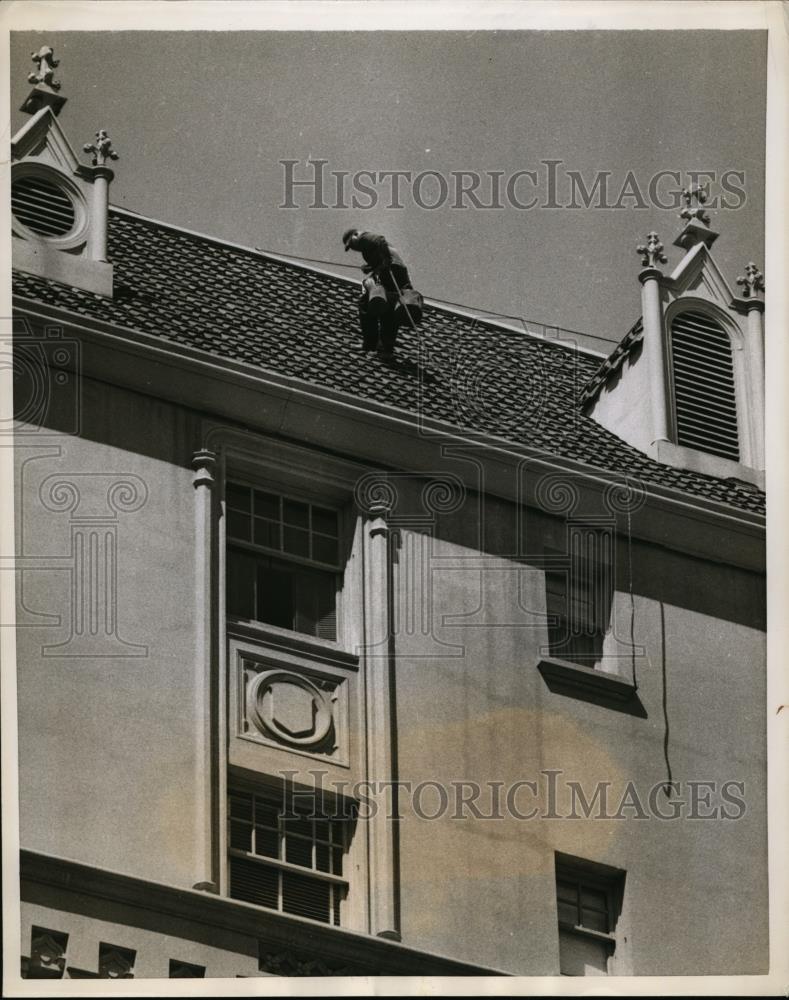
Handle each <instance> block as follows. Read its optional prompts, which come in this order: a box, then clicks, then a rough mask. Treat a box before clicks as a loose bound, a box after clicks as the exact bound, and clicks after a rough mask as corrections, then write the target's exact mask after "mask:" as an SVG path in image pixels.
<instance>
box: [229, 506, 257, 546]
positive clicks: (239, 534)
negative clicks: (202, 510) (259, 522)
mask: <svg viewBox="0 0 789 1000" xmlns="http://www.w3.org/2000/svg"><path fill="white" fill-rule="evenodd" d="M251 524H252V519H251V518H250V516H249V514H241V513H239V512H238V511H235V510H228V512H227V533H228V535H229V536H230V537H231V538H237V539H238V540H239V541H241V542H248V541H250V540H251V530H252V529H251Z"/></svg>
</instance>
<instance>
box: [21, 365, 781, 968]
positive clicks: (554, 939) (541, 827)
mask: <svg viewBox="0 0 789 1000" xmlns="http://www.w3.org/2000/svg"><path fill="white" fill-rule="evenodd" d="M34 437H35V440H34V441H33V443H32V444H31V445H30V446H27V447H24V446H23V447H20V448H19V449H18V456H19V471H18V474H17V486H18V489H21V494H18V496H17V510H18V511H19V512H20V518H21V520H20V528H21V534H20V542H19V546H20V549H19V550H20V553H21V556H22V559H23V560H28V562H25V563H24V564H25V565H29V567H30V568H28V569H26V570H24V571H23V572H22V574H21V576H20V587H21V589H20V598H21V601H22V605H23V606H22V608H21V610H20V626H21V627H20V629H19V631H18V650H19V714H20V767H21V775H20V783H21V788H22V803H21V825H22V844H23V846H24V847H26V848H29V849H32V850H36V851H41V852H45V853H49V854H54V855H61V856H64V857H68V858H72V859H75V860H77V861H83V862H86V863H89V864H92V865H96V866H99V867H107V868H114V869H120V870H122V871H125V872H128V873H130V874H133V875H136V876H138V877H141V878H150V879H156V880H159V881H162V882H167V883H170V884H173V885H180V886H184V887H189V886H191V885H192V884H193V883H194V881H195V877H194V872H195V870H196V869H195V864H194V856H195V853H196V851H197V845H196V842H195V836H196V834H195V827H196V822H197V820H196V817H197V811H196V798H197V785H196V782H195V774H196V771H197V770H198V768H199V763H200V762H199V760H198V756H199V750H198V744H197V742H196V736H195V730H196V727H195V721H196V720H195V718H194V710H193V707H192V706H193V688H194V683H195V677H194V668H193V666H192V663H193V657H194V624H195V623H194V614H195V612H194V600H195V598H194V577H193V563H192V559H193V551H194V509H193V503H194V501H193V487H192V483H191V479H192V474H191V470H190V469H189V468H187V467H186V463H187V462H188V459H189V457H190V456H191V454H192V452H193V451H194V450H195V449H196V448H197V447H199V445H200V441H199V439H198V435H197V417H196V415H193V414H191V413H190V412H188V411H182V410H179V409H178V408H176V407H174V406H170V405H167V404H164V403H162V402H159V401H157V400H154V399H149V398H145V397H142V396H139V395H135V394H132V393H129V392H125V391H121V390H118V389H115V388H111V387H109V386H106V385H104V384H101V383H97V382H93V381H91V380H89V379H86V380H85V382H84V390H83V409H82V429H81V436H80V437H78V438H77V437H73V436H67V435H62V434H58V424H57V419H54V420H53V426H51V427H49V428H46V429H45V431H44V432H43V433H42V435H40V436H34V435H31V440H32V439H33V438H34ZM59 472H64V473H68V475H70V476H71V477H72V478H74V474H75V473H87V474H89V475H90V476H92V477H93V479H92V480H90V483H92V484H93V485H92V486H90V488H91V489H93V488H94V487H96V484H98V486H99V487H101V488H102V489H104V490H105V493H106V479H102V478H101V477H107V476H112V477H115V476H117V477H118V478H119V479H123V478H124V477H129V476H135V477H138V478H139V481H141V482H142V483H143V484H144V486H145V490H146V496H145V501H144V503H143V504H142V505H140V506H139V508H138V509H136V510H134V511H129V512H125V513H119V514H118V515H117V518H116V524H117V529H116V533H117V543H118V548H117V551H118V602H117V609H118V614H117V621H118V629H117V632H118V635H119V636H120V637H121V639H122V640H123V641H124V642H126V643H134V644H137V646H138V647H139V646H143V645H144V646H145V647H147V652H146V653H145V655H134V656H125V655H124V656H118V655H114V656H105V657H97V658H89V657H85V656H76V657H63V656H60V655H54V656H53V655H44V654H43V653H42V646H45V645H51V644H54V643H58V642H62V641H64V640H65V639H66V638H67V637H68V635H69V624H68V620H69V619H68V616H69V614H70V602H71V590H70V587H71V583H70V581H71V579H72V578H71V576H70V570H69V568H68V565H70V564H69V563H68V558H67V557H68V554H69V551H70V544H71V542H70V530H71V529H70V527H69V525H70V524H71V523H72V522H73V521H74V518H75V516H76V514H75V512H74V511H71V512H69V511H67V510H64V511H60V512H58V511H53V510H51V509H47V508H46V507H45V506H44V505H43V503H42V501H41V500H40V498H39V493H40V490H41V489H42V484H44V482H45V480H47V477H49V476H51V475H52V474H54V473H59ZM97 477H98V478H97ZM66 478H68V476H67V477H66ZM80 482H81V483H82V484H83V486H84V487H85V489H88V485H87V484H88V483H89V480H88V478H85V479H84V480H80ZM402 495H403V497H404V498H405V499H404V504H405V508H407V507H408V503H409V502H410V501H412V500H413V501H414V504H415V500H414V498H415V497H416V495H417V486H416V485H414V486H413V487H403V490H402ZM409 498H410V500H409ZM99 499H100V497H99ZM95 502H98V500H96V501H95ZM405 512H406V513H407V509H406V511H405ZM517 516H518V512H517V510H516V508H515V506H514V505H512V504H505V503H503V502H498V501H493V500H490V501H488V503H487V504H486V507H485V510H484V512H483V511H481V510H480V508H479V507H478V500H475V499H474V498H473V497H469V498H468V499H467V501H466V506H464V507H462V508H461V509H460V510H458V511H457V512H455V513H454V514H452V515H447V516H443V517H442V516H437V517H436V518H435V529H434V533H435V538H434V540H433V542H432V543H431V544H432V551H431V561H430V569H431V574H430V579H431V580H432V584H431V586H430V588H429V593H430V600H431V602H432V603H431V604H430V605H429V615H428V616H427V619H426V620H427V625H426V626H425V627H424V628H423V626H422V624H421V619H418V623H417V624H414V621H415V619H413V618H410V617H409V615H407V614H406V613H405V612H406V604H407V603H408V607H409V608H410V609H411V610H413V608H414V607H418V608H422V607H423V606H425V604H424V602H425V600H426V595H427V593H428V591H427V590H426V589H424V588H423V589H422V591H421V592H420V589H419V585H417V584H415V583H414V576H413V574H409V572H408V570H409V560H414V559H417V558H422V556H420V555H419V553H422V555H424V553H425V551H426V549H425V547H424V533H423V532H422V533H419V532H414V531H413V530H409V529H406V528H404V529H403V530H402V532H401V547H400V552H399V555H398V563H397V567H396V573H395V581H396V586H397V594H398V597H397V603H398V609H399V615H400V617H399V622H400V624H399V629H398V634H397V638H396V643H397V654H398V659H397V671H396V712H397V724H398V740H397V743H398V762H399V778H400V779H401V780H403V781H410V782H412V783H413V784H414V785H416V784H418V783H420V782H438V783H440V784H441V785H442V786H447V785H449V786H450V789H449V791H450V794H451V792H452V788H451V783H453V782H455V783H456V782H460V781H475V782H478V783H479V784H480V785H482V786H486V785H487V783H489V782H493V781H496V782H501V783H502V784H503V787H504V788H505V789H506V788H508V787H510V786H511V785H512V784H513V783H514V782H516V781H519V780H536V781H537V782H538V784H539V786H540V788H542V787H543V783H544V778H543V777H542V776H541V772H543V771H545V770H548V769H556V770H559V771H561V772H563V775H562V777H561V778H560V779H559V780H560V784H561V783H562V781H564V780H574V781H579V782H581V783H582V786H583V787H584V790H585V791H588V792H590V793H591V792H592V791H593V788H594V784H595V782H598V781H601V780H602V781H609V782H611V791H610V796H611V801H612V802H613V806H612V809H613V810H614V811H615V810H616V807H617V805H618V802H619V799H620V798H621V794H622V793H623V791H624V786H625V784H626V783H627V781H629V780H631V779H632V780H633V781H635V782H636V784H637V789H638V792H639V795H640V797H641V799H642V800H643V801H644V802H647V800H648V797H649V792H650V789H651V788H652V787H653V786H654V785H656V784H658V783H661V782H664V781H666V780H667V779H668V777H669V768H670V776H671V777H672V778H673V780H675V781H677V782H682V788H681V796H682V797H683V798H685V799H687V788H686V783H687V782H688V781H717V782H722V781H727V780H731V781H742V782H744V783H745V792H744V795H743V797H744V798H745V800H746V804H747V811H746V813H745V815H744V816H743V817H742V818H741V819H738V820H737V821H733V820H725V819H719V820H709V819H707V820H700V819H687V818H683V819H678V820H672V821H661V820H659V819H655V818H650V819H647V820H634V819H618V820H599V819H596V820H584V819H542V820H537V819H532V820H528V821H526V820H519V819H516V818H513V817H509V818H504V819H497V820H480V819H476V820H472V819H469V818H462V813H461V816H460V818H457V819H453V818H452V816H453V815H454V814H455V810H454V801H451V802H450V805H449V808H448V809H446V810H445V811H444V814H443V815H442V816H441V817H440V818H437V819H435V820H432V821H428V820H425V819H422V818H420V817H419V816H416V815H414V814H413V811H412V810H411V809H410V807H408V806H407V807H406V809H405V813H406V818H405V819H404V821H403V823H402V824H401V879H402V885H401V888H402V922H403V941H404V944H407V945H410V946H412V947H415V948H417V947H418V948H420V949H427V950H432V951H434V952H436V953H439V954H444V955H447V956H450V957H456V958H458V959H463V960H465V961H469V962H475V963H480V964H483V965H487V966H492V967H496V968H500V969H505V970H507V971H510V972H513V973H521V974H531V975H535V974H557V973H558V936H557V927H556V910H555V886H554V867H553V859H554V852H555V851H562V852H564V853H567V854H571V855H575V856H579V857H582V858H585V859H588V860H590V861H597V862H600V863H604V864H608V865H613V866H616V867H618V868H622V869H625V870H626V872H627V878H626V890H625V911H624V913H623V915H622V918H621V923H620V935H621V943H620V945H619V946H618V950H617V959H616V962H617V964H616V966H615V968H616V971H618V972H623V973H627V972H631V971H632V972H635V973H637V974H667V973H671V974H680V973H685V974H690V973H734V972H738V973H745V972H758V971H764V969H765V966H766V947H767V943H766V942H767V912H766V907H767V883H766V826H765V797H764V794H765V738H764V699H765V690H764V686H765V678H764V633H763V628H764V623H763V618H762V616H763V612H762V608H763V601H764V590H763V580H762V579H761V578H760V577H758V576H755V575H752V574H748V573H745V572H744V571H742V572H741V571H737V570H734V569H731V568H727V567H724V566H716V565H714V564H712V563H705V562H702V561H699V560H694V559H690V558H688V557H684V556H682V555H680V554H677V553H673V554H672V553H670V552H669V550H667V549H661V548H657V547H652V546H647V545H641V544H639V543H634V547H633V553H632V556H633V565H634V567H635V570H634V588H633V589H634V596H633V601H634V608H635V619H634V623H633V628H634V634H635V639H636V642H637V643H638V644H640V645H641V646H643V647H644V652H645V655H643V656H640V657H638V658H637V661H636V669H637V675H638V683H639V690H638V693H639V697H640V699H641V702H642V705H643V708H644V712H645V715H644V717H638V716H635V715H632V714H626V713H623V712H620V711H614V710H612V709H610V708H607V707H603V706H600V705H594V704H589V703H587V702H584V701H580V700H578V699H576V698H572V697H568V696H565V695H559V694H556V693H553V692H552V691H550V690H549V689H548V688H547V686H546V683H545V681H544V679H543V677H542V675H541V674H540V672H539V671H538V669H537V664H538V662H539V661H540V659H541V658H542V657H543V656H544V655H545V652H546V649H545V647H546V642H547V635H546V630H545V625H544V620H543V618H542V616H543V614H544V606H545V597H544V583H543V576H542V572H541V571H540V570H539V569H538V568H536V567H535V566H533V565H530V564H529V559H528V557H527V558H526V559H525V560H524V561H523V562H520V563H518V562H515V561H514V560H513V558H512V552H513V549H514V543H513V538H514V535H515V526H516V518H517ZM481 524H484V527H485V533H484V542H482V541H480V533H479V529H480V525H481ZM527 530H528V536H527V540H528V546H527V548H528V551H530V552H536V551H538V548H539V547H541V546H542V545H543V544H547V545H549V546H550V547H553V548H561V546H562V542H563V539H564V524H563V522H562V521H560V520H558V519H556V518H550V517H548V516H547V515H543V514H541V513H538V512H535V513H533V514H532V512H529V516H528V527H527ZM480 553H482V554H484V555H485V557H486V558H488V559H489V560H490V561H489V562H487V563H486V564H485V566H484V568H482V569H480V568H479V567H478V566H476V567H472V568H469V567H468V565H465V566H464V564H463V563H464V560H467V559H468V558H469V557H471V558H476V557H477V556H478V555H479V554H480ZM36 559H38V560H39V562H38V563H35V560H36ZM58 560H59V561H58ZM34 563H35V564H34ZM67 564H68V565H67ZM444 564H445V565H444ZM411 568H413V564H411ZM627 578H628V577H627V572H626V550H625V549H623V548H622V547H621V546H619V547H618V549H617V581H618V582H617V590H618V592H619V593H618V596H617V599H616V601H615V609H616V613H615V628H616V630H617V634H618V635H619V636H621V637H622V638H624V639H627V637H628V636H629V627H630V618H629V615H630V599H629V594H628V593H626V592H625V591H626V586H625V585H624V584H623V581H626V580H627ZM406 581H410V582H406ZM409 602H410V603H409ZM40 614H50V615H52V614H55V615H59V616H61V624H60V625H57V624H55V623H49V624H46V625H43V624H41V619H37V617H36V616H37V615H40ZM446 616H449V621H448V622H445V621H444V619H445V617H446ZM409 622H410V624H408V623H409ZM619 647H621V643H620V644H619V646H618V647H617V648H619ZM115 652H116V654H117V653H118V650H117V649H116V651H115ZM137 652H138V653H139V652H140V650H139V649H137ZM621 666H622V669H621V671H620V672H622V673H624V674H627V672H628V671H629V670H631V669H632V664H631V663H630V661H629V660H627V659H625V660H624V661H622V664H621ZM438 794H439V793H438V792H437V791H436V789H435V788H433V789H432V790H431V788H429V787H426V788H425V789H424V791H423V798H422V800H421V805H422V807H423V810H424V811H426V812H428V813H433V812H436V811H437V810H438V809H439V808H440V806H441V802H440V800H439V799H438V798H437V796H438ZM540 798H541V796H538V801H537V802H536V803H535V801H534V799H533V797H531V796H530V794H529V791H528V789H527V790H524V791H523V793H522V794H521V795H520V796H519V797H518V799H517V805H518V806H519V807H520V808H521V809H523V810H528V809H530V808H531V807H532V806H533V805H535V804H537V805H540V801H539V799H540ZM713 798H714V800H715V801H717V802H718V803H720V797H719V796H713ZM660 803H661V807H663V808H666V809H667V808H668V807H667V806H666V805H665V799H661V800H660ZM478 804H479V808H480V809H481V810H482V811H483V812H485V813H487V812H489V810H490V800H489V798H486V797H485V796H484V795H483V797H482V798H480V800H479V803H478ZM542 804H544V802H543V803H542ZM566 805H567V803H566V799H565V800H564V804H563V802H562V800H560V801H559V803H558V807H557V809H558V812H559V813H560V814H563V813H564V812H565V811H566ZM686 811H687V810H686ZM409 813H410V815H409ZM625 814H626V815H629V814H628V813H625ZM630 814H632V810H631V813H630ZM743 914H747V919H743V916H742V915H743ZM41 919H42V920H43V917H42V918H41ZM625 936H626V937H627V940H626V941H625V940H624V938H625ZM117 943H119V944H122V943H123V942H122V941H119V942H117ZM183 957H184V958H186V959H187V960H189V956H183Z"/></svg>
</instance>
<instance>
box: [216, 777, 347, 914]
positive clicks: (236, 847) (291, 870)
mask: <svg viewBox="0 0 789 1000" xmlns="http://www.w3.org/2000/svg"><path fill="white" fill-rule="evenodd" d="M228 812H229V815H228V822H229V826H230V830H229V839H228V843H229V854H230V857H229V863H230V895H231V896H232V897H233V898H234V899H242V900H245V901H246V902H248V903H255V904H257V905H258V906H265V907H266V908H267V909H271V910H277V911H278V912H280V913H292V914H295V915H297V916H302V917H309V918H310V919H312V920H320V921H321V922H323V923H327V924H334V925H339V924H340V918H341V909H342V903H343V900H344V899H345V898H346V895H347V892H348V882H347V879H346V878H345V876H344V872H343V868H344V865H345V863H346V858H345V855H346V852H347V849H348V844H349V840H350V832H351V823H352V820H350V819H348V818H345V817H342V816H339V817H337V816H328V815H322V814H319V813H316V812H315V810H314V809H310V808H309V807H308V808H306V809H300V808H298V807H296V805H295V804H294V803H292V802H291V803H288V802H287V801H286V796H285V795H284V794H283V793H279V794H277V793H271V794H269V793H268V792H266V793H262V792H258V791H252V790H245V789H243V788H235V789H234V788H231V790H230V808H229V811H228Z"/></svg>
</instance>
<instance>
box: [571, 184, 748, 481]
mask: <svg viewBox="0 0 789 1000" xmlns="http://www.w3.org/2000/svg"><path fill="white" fill-rule="evenodd" d="M683 195H684V197H685V201H686V208H685V209H684V210H683V212H682V213H681V218H683V219H684V220H685V226H684V228H683V230H682V232H681V233H680V234H679V236H678V237H677V239H676V240H675V241H674V244H675V246H679V247H681V248H682V249H684V250H685V256H684V257H683V258H682V260H681V261H680V263H679V265H678V266H677V267H676V269H675V270H674V271H673V272H672V274H671V275H670V276H666V275H664V274H663V272H662V271H661V269H660V265H661V264H665V263H666V262H667V258H666V256H665V255H664V253H663V244H662V243H661V242H660V240H659V237H658V235H657V233H654V232H652V233H649V235H648V237H647V241H646V243H645V244H643V245H641V246H639V247H638V248H637V249H638V252H639V254H640V255H641V263H642V270H641V272H640V273H639V276H638V277H639V281H640V283H641V310H642V311H641V316H640V318H639V319H638V321H637V322H636V323H635V324H634V326H633V327H632V329H631V330H630V331H629V332H628V334H627V335H626V336H625V337H624V339H623V340H622V341H621V342H620V343H619V344H618V345H617V347H616V348H615V349H614V351H613V352H612V354H611V355H610V356H609V357H608V358H607V359H606V361H605V362H604V363H603V365H602V366H601V367H600V369H599V371H598V372H597V373H596V374H595V376H594V378H593V379H592V380H591V381H590V382H589V384H588V385H587V387H586V389H585V392H584V411H585V412H586V413H587V414H589V415H590V416H592V417H593V418H594V419H595V420H597V422H598V423H600V424H602V426H604V427H606V428H607V429H608V430H610V431H612V432H613V433H614V434H617V435H618V436H619V437H620V438H622V439H623V440H624V441H627V442H628V444H631V445H632V446H633V447H635V448H638V450H639V451H642V452H643V453H644V454H646V455H649V456H650V457H651V458H654V459H656V460H657V461H659V462H662V463H664V464H666V465H671V466H674V467H675V468H679V469H689V470H693V471H696V472H702V473H706V474H708V475H712V476H718V477H721V478H732V479H739V480H742V481H744V482H748V483H752V484H754V485H757V486H759V487H761V488H763V487H764V332H763V328H762V313H763V311H764V302H763V301H762V299H761V298H760V297H759V293H760V292H761V291H763V290H764V280H763V278H762V275H761V273H760V272H759V270H758V269H757V267H756V265H755V264H752V263H751V264H748V267H747V268H746V275H745V276H743V277H740V278H738V279H737V283H738V284H739V285H741V286H742V292H741V294H740V295H739V296H737V295H734V294H733V292H732V290H731V288H730V286H729V285H728V283H727V281H726V279H725V277H724V275H723V274H722V273H721V271H720V269H719V268H718V265H717V264H716V262H715V260H714V258H713V256H712V253H711V249H710V248H711V246H712V244H713V243H714V241H715V240H716V239H717V236H718V234H717V233H715V232H714V231H713V230H712V229H710V227H709V216H708V215H707V213H706V211H705V209H704V202H705V201H706V194H705V192H704V191H703V190H701V189H699V188H695V189H692V190H690V191H685V192H683Z"/></svg>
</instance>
